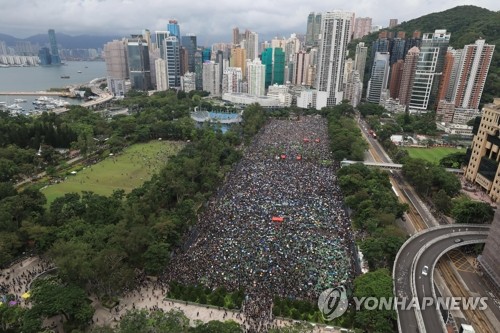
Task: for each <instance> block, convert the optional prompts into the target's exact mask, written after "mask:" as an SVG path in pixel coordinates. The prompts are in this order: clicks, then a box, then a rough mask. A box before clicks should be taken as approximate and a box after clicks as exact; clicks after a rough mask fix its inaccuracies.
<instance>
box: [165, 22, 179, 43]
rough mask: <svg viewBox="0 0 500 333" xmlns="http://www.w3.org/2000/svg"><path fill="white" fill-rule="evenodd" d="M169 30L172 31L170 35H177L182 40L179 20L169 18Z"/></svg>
mask: <svg viewBox="0 0 500 333" xmlns="http://www.w3.org/2000/svg"><path fill="white" fill-rule="evenodd" d="M167 31H168V32H169V33H170V36H175V37H177V40H178V41H180V40H181V28H180V27H179V23H178V22H177V20H169V21H168V24H167Z"/></svg>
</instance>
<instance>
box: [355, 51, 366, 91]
mask: <svg viewBox="0 0 500 333" xmlns="http://www.w3.org/2000/svg"><path fill="white" fill-rule="evenodd" d="M367 54H368V47H366V46H365V43H363V42H360V43H358V44H357V45H356V54H355V56H354V70H357V71H358V73H359V78H360V80H361V82H363V78H364V77H365V66H366V56H367Z"/></svg>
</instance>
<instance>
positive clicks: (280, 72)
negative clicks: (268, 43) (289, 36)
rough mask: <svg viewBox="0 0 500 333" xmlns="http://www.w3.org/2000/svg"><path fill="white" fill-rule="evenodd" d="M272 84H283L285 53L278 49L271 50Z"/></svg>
mask: <svg viewBox="0 0 500 333" xmlns="http://www.w3.org/2000/svg"><path fill="white" fill-rule="evenodd" d="M273 53H274V63H273V84H279V85H282V84H284V83H285V52H283V49H282V48H280V47H277V48H275V49H273Z"/></svg>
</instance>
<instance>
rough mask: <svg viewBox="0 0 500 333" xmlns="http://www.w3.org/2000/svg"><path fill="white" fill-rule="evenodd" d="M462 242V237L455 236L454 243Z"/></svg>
mask: <svg viewBox="0 0 500 333" xmlns="http://www.w3.org/2000/svg"><path fill="white" fill-rule="evenodd" d="M462 242H463V239H462V238H457V239H455V243H462Z"/></svg>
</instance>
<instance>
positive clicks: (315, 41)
mask: <svg viewBox="0 0 500 333" xmlns="http://www.w3.org/2000/svg"><path fill="white" fill-rule="evenodd" d="M320 33H321V13H317V14H315V13H314V12H311V13H309V15H308V16H307V32H306V42H305V44H306V46H310V47H311V46H318V45H319V35H320Z"/></svg>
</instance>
